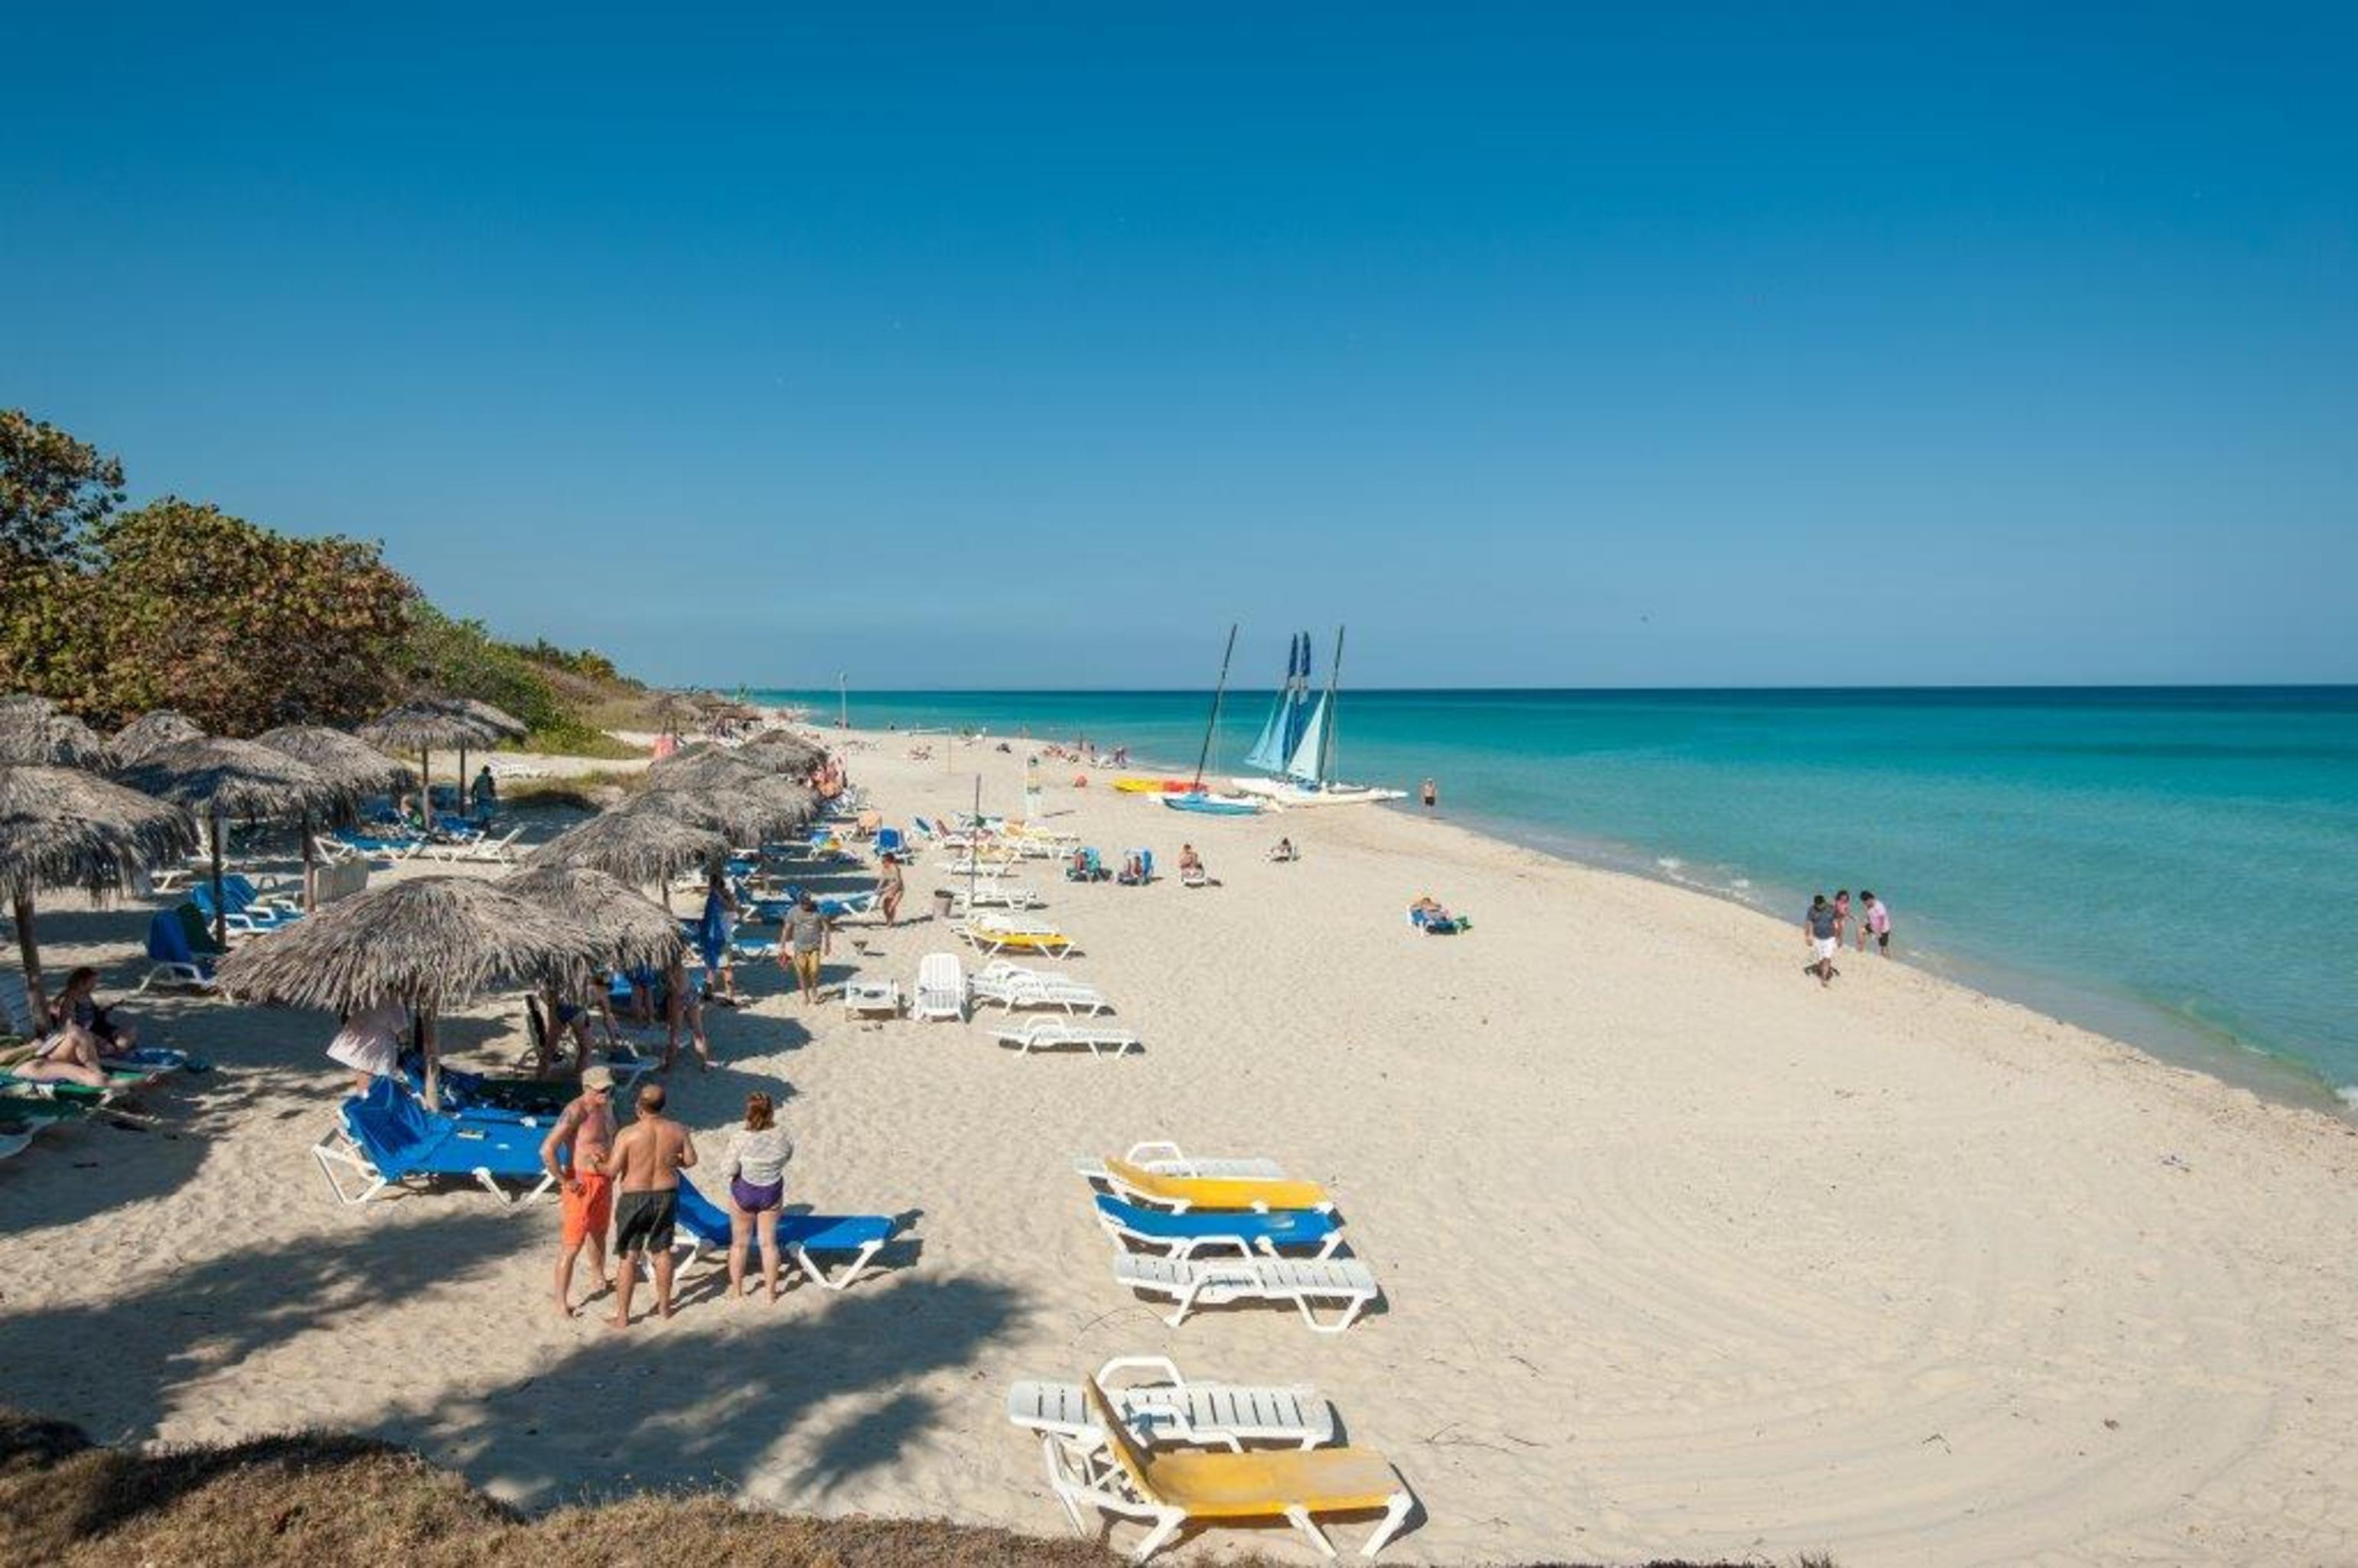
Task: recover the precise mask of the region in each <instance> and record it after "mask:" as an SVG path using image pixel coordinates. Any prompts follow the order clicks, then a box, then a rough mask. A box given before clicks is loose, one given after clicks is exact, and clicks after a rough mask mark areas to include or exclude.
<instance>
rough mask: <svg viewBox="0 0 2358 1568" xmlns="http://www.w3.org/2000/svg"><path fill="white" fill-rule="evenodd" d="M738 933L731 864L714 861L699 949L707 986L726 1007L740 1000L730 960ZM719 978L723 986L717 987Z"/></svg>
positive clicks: (698, 927) (707, 878)
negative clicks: (715, 988) (731, 883)
mask: <svg viewBox="0 0 2358 1568" xmlns="http://www.w3.org/2000/svg"><path fill="white" fill-rule="evenodd" d="M736 935H737V893H736V890H735V889H733V888H731V887H730V885H729V868H728V867H727V866H726V865H724V864H722V863H721V862H720V861H719V860H714V861H713V862H712V868H711V870H710V871H708V872H706V873H705V878H704V914H703V917H702V918H701V919H699V920H698V922H697V924H696V946H697V950H698V952H699V953H701V954H702V955H703V957H704V989H705V992H706V994H707V995H708V996H710V997H711V998H712V1000H714V1001H717V1002H719V1004H720V1005H721V1006H723V1007H735V1006H736V1005H737V1003H738V996H737V971H736V969H735V968H733V967H732V966H731V965H730V961H729V957H730V947H729V944H730V942H731V941H732V940H733V939H734V938H735V937H736ZM716 981H718V983H719V990H718V991H715V990H714V989H713V986H714V983H715V982H716Z"/></svg>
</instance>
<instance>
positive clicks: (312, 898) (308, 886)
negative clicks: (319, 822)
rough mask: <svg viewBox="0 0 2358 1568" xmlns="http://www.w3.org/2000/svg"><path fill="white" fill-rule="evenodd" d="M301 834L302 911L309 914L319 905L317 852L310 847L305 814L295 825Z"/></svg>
mask: <svg viewBox="0 0 2358 1568" xmlns="http://www.w3.org/2000/svg"><path fill="white" fill-rule="evenodd" d="M297 831H298V832H300V833H301V834H302V835H303V913H304V914H310V913H311V912H312V911H313V910H315V909H317V908H319V867H318V864H317V855H318V852H317V851H316V850H315V849H312V847H311V819H310V818H309V817H308V816H306V817H304V818H303V819H302V821H301V822H300V823H298V824H297Z"/></svg>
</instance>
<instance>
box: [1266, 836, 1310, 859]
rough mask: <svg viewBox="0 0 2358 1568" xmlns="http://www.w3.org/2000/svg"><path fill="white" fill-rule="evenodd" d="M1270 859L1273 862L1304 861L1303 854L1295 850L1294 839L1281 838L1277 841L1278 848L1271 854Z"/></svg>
mask: <svg viewBox="0 0 2358 1568" xmlns="http://www.w3.org/2000/svg"><path fill="white" fill-rule="evenodd" d="M1269 858H1270V859H1271V860H1300V859H1302V854H1301V851H1299V850H1297V849H1294V847H1293V839H1291V838H1280V839H1279V840H1278V841H1277V848H1276V849H1271V851H1270V852H1269Z"/></svg>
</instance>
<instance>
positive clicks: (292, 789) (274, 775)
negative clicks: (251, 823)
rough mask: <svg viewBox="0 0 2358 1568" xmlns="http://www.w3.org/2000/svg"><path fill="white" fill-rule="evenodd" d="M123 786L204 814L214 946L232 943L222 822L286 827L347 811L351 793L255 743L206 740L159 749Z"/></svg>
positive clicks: (142, 760) (132, 770) (132, 768)
mask: <svg viewBox="0 0 2358 1568" xmlns="http://www.w3.org/2000/svg"><path fill="white" fill-rule="evenodd" d="M123 782H124V784H129V785H130V786H131V787H132V788H134V789H136V790H143V791H145V792H146V793H147V794H149V795H156V796H157V797H159V798H161V799H164V800H168V801H171V802H173V803H174V804H176V805H178V806H187V807H188V808H189V810H191V811H194V812H197V813H198V814H200V816H204V817H205V818H206V820H207V823H208V825H209V827H210V828H211V832H210V834H209V837H210V838H211V839H212V882H213V940H215V941H216V942H219V943H221V944H222V946H228V945H229V929H228V927H229V919H228V915H229V909H228V905H227V904H226V903H224V902H223V900H222V822H223V820H225V819H226V818H229V817H232V816H242V817H246V818H249V819H260V820H265V821H288V820H294V819H308V818H310V817H314V816H325V815H327V814H329V813H330V812H335V811H341V810H347V809H349V808H350V806H351V804H352V795H353V794H354V792H353V791H352V789H351V788H350V787H349V786H347V785H344V784H339V783H337V782H336V781H334V780H333V779H330V778H328V777H327V776H326V775H324V774H322V773H320V772H319V770H318V769H316V768H314V767H312V766H311V765H310V764H309V763H308V762H297V761H296V760H295V759H294V758H293V757H290V756H288V755H287V753H286V752H280V751H276V750H273V749H272V748H271V747H268V746H264V745H259V744H257V743H255V742H254V741H231V740H226V739H223V738H222V737H219V736H207V737H205V738H202V739H200V740H195V741H173V742H172V743H171V744H170V745H168V746H158V747H157V748H156V749H155V750H154V751H152V752H148V753H147V754H146V755H145V756H143V757H142V758H140V759H139V761H138V762H135V763H134V764H133V765H132V766H130V767H129V768H127V769H125V770H124V774H123Z"/></svg>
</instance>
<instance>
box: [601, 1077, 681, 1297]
mask: <svg viewBox="0 0 2358 1568" xmlns="http://www.w3.org/2000/svg"><path fill="white" fill-rule="evenodd" d="M695 1163H696V1145H695V1144H694V1143H692V1142H690V1141H688V1136H687V1128H685V1127H682V1126H681V1125H680V1124H679V1123H678V1122H676V1121H674V1120H673V1119H671V1118H669V1117H667V1116H665V1114H664V1091H663V1086H662V1085H661V1084H648V1085H646V1086H645V1087H643V1088H641V1089H640V1090H639V1116H638V1119H637V1120H635V1121H633V1122H632V1123H631V1125H630V1126H629V1127H628V1128H626V1129H624V1130H623V1131H622V1135H621V1136H620V1137H618V1138H616V1139H615V1140H614V1150H613V1152H612V1153H611V1154H610V1155H608V1156H607V1160H606V1169H607V1170H608V1171H609V1172H610V1173H611V1174H612V1176H613V1178H614V1192H615V1198H614V1253H615V1256H616V1257H617V1258H618V1259H619V1260H621V1267H619V1268H618V1269H617V1270H616V1271H615V1273H616V1276H617V1278H616V1279H615V1281H614V1315H613V1316H611V1317H610V1318H608V1319H607V1320H606V1326H608V1327H609V1328H628V1327H629V1326H630V1325H631V1292H632V1289H633V1286H634V1285H636V1284H637V1282H638V1278H639V1271H638V1270H637V1269H636V1268H635V1267H634V1266H633V1265H634V1263H635V1261H636V1260H637V1259H639V1258H641V1257H644V1258H646V1259H647V1260H649V1261H651V1262H652V1263H653V1264H654V1274H655V1311H656V1312H657V1313H658V1314H661V1315H663V1316H665V1317H669V1316H670V1315H671V1280H672V1255H671V1241H672V1227H673V1225H674V1223H675V1222H676V1220H677V1219H678V1217H679V1173H681V1172H682V1171H685V1170H687V1168H688V1167H690V1166H691V1165H694V1164H695Z"/></svg>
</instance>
